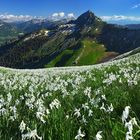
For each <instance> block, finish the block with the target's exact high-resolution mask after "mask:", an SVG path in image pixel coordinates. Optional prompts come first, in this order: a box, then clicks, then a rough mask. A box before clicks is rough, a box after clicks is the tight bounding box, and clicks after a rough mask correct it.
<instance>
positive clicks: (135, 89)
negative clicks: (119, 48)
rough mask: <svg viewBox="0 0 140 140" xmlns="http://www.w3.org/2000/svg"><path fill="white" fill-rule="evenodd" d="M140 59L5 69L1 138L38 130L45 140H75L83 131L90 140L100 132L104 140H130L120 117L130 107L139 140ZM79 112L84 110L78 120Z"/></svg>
mask: <svg viewBox="0 0 140 140" xmlns="http://www.w3.org/2000/svg"><path fill="white" fill-rule="evenodd" d="M139 59H140V54H137V55H134V56H130V57H129V58H128V59H124V60H118V61H115V62H111V63H107V64H104V65H95V66H87V67H78V68H77V67H68V68H65V69H61V68H60V69H55V68H53V69H44V70H43V69H42V70H32V71H30V70H11V69H5V68H0V79H1V80H0V139H2V140H19V139H21V138H22V135H25V136H27V135H26V134H27V133H28V134H29V132H30V131H31V130H34V129H36V130H37V134H38V136H40V137H42V139H43V140H56V139H58V140H74V139H75V136H76V135H77V131H78V130H79V128H81V131H82V133H84V135H85V136H84V137H83V139H85V140H95V136H96V134H97V132H98V131H102V134H101V135H102V137H103V140H125V136H126V132H127V131H128V129H127V128H125V126H124V124H123V123H122V120H121V117H122V112H123V110H124V108H125V107H126V106H130V107H131V109H130V114H129V117H128V119H127V121H129V120H131V119H132V118H133V117H135V118H136V120H137V122H138V126H135V125H134V126H133V137H134V138H135V140H139V139H140V132H139V130H140V126H139V125H140V121H139V119H140V113H139V112H140V109H139V108H140V102H139V99H140V61H139ZM103 96H105V97H106V100H105V99H104V98H103ZM56 100H57V101H56ZM54 101H55V102H54ZM103 103H104V107H105V109H106V110H107V109H108V107H109V106H110V105H111V104H112V105H113V108H114V109H113V111H111V112H107V111H104V110H101V107H102V105H103ZM52 105H53V107H52V108H51V106H52ZM84 105H85V106H86V107H85V106H84ZM75 109H80V116H79V117H77V115H75ZM2 110H3V111H2ZM47 110H49V112H50V113H48V111H47ZM89 111H92V112H93V113H92V115H91V116H89ZM37 112H38V113H41V115H40V116H37ZM83 119H85V120H86V122H85V121H84V120H83ZM22 120H23V121H24V122H25V124H26V127H25V130H24V131H23V132H21V131H20V128H19V126H20V124H21V122H22ZM42 120H43V121H44V123H43V121H42ZM27 127H28V129H27ZM29 128H30V129H31V130H29ZM30 139H31V138H30ZM31 140H32V139H31Z"/></svg>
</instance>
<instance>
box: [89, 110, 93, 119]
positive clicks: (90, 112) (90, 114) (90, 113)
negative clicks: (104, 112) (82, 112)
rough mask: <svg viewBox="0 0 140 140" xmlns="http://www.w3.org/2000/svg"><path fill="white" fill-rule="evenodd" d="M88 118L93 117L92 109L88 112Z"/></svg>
mask: <svg viewBox="0 0 140 140" xmlns="http://www.w3.org/2000/svg"><path fill="white" fill-rule="evenodd" d="M88 116H89V117H91V116H93V111H92V110H91V109H90V110H89V112H88Z"/></svg>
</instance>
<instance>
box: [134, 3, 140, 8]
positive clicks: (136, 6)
mask: <svg viewBox="0 0 140 140" xmlns="http://www.w3.org/2000/svg"><path fill="white" fill-rule="evenodd" d="M139 7H140V3H139V4H136V5H134V6H133V7H132V9H136V8H139Z"/></svg>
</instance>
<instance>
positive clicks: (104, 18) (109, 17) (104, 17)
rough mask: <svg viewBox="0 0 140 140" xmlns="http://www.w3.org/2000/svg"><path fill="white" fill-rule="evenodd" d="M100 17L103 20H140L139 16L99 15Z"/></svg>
mask: <svg viewBox="0 0 140 140" xmlns="http://www.w3.org/2000/svg"><path fill="white" fill-rule="evenodd" d="M100 18H101V19H102V20H104V21H140V17H136V16H124V15H113V16H101V17H100Z"/></svg>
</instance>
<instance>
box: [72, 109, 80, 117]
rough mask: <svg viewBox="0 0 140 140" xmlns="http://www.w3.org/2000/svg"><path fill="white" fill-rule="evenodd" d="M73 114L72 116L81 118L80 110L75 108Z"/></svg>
mask: <svg viewBox="0 0 140 140" xmlns="http://www.w3.org/2000/svg"><path fill="white" fill-rule="evenodd" d="M74 112H75V113H74V116H77V118H78V117H80V116H81V113H80V109H77V108H76V109H75V110H74Z"/></svg>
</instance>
